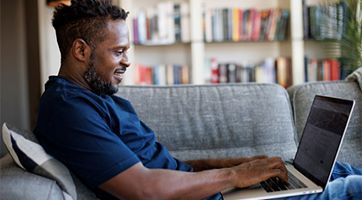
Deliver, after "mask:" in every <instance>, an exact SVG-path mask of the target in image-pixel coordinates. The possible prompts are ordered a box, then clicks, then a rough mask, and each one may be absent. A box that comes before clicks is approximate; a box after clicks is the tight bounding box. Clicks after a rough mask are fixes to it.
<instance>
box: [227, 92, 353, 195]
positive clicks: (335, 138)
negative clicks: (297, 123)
mask: <svg viewBox="0 0 362 200" xmlns="http://www.w3.org/2000/svg"><path fill="white" fill-rule="evenodd" d="M353 107H354V101H353V100H345V99H338V98H332V97H326V96H319V95H317V96H315V98H314V100H313V104H312V107H311V109H310V112H309V116H308V118H307V122H306V125H305V127H304V131H303V135H302V138H301V140H300V142H299V146H298V150H297V153H296V155H295V158H294V160H293V162H292V163H288V162H287V163H286V167H287V169H288V176H289V180H288V183H284V182H282V181H281V180H279V179H278V178H272V179H269V180H267V181H264V182H262V183H260V184H258V185H254V186H251V187H249V188H246V189H233V190H230V191H225V192H223V195H224V199H225V200H233V199H271V198H279V197H290V196H297V195H303V194H312V193H319V192H322V191H323V190H324V188H325V187H326V185H327V183H328V181H329V178H330V176H331V174H332V169H333V166H334V164H335V162H336V158H337V156H338V152H339V150H340V147H341V144H342V140H343V137H344V134H345V132H346V130H347V125H348V123H349V120H350V118H351V113H352V110H353ZM283 183H284V185H283Z"/></svg>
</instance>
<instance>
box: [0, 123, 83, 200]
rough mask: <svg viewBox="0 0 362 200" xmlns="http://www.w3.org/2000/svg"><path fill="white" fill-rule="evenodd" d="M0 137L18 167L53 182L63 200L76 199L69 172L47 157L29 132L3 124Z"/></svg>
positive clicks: (50, 157) (56, 161)
mask: <svg viewBox="0 0 362 200" xmlns="http://www.w3.org/2000/svg"><path fill="white" fill-rule="evenodd" d="M2 137H3V142H4V144H5V146H6V148H7V149H8V151H9V153H10V155H11V157H12V158H13V159H14V161H15V163H16V164H17V165H18V166H19V167H21V168H23V169H24V170H27V171H29V172H32V173H34V174H38V175H40V176H44V177H47V178H50V179H52V180H55V181H56V182H57V184H58V185H59V187H60V188H61V189H62V190H63V196H64V199H66V200H76V199H77V192H76V187H75V185H74V182H73V178H72V176H71V174H70V172H69V170H68V169H67V168H66V167H65V166H64V165H63V164H62V163H61V162H59V161H58V160H56V159H55V158H53V157H52V156H50V155H48V154H47V153H46V152H45V151H44V149H43V147H42V146H40V145H39V144H38V141H37V140H36V138H35V136H34V135H33V134H32V133H31V132H29V131H24V130H20V129H16V128H14V127H11V126H9V125H8V124H6V123H4V124H3V127H2Z"/></svg>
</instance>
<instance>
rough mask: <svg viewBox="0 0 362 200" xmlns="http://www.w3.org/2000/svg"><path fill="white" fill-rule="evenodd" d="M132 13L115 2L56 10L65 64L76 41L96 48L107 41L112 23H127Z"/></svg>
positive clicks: (95, 0)
mask: <svg viewBox="0 0 362 200" xmlns="http://www.w3.org/2000/svg"><path fill="white" fill-rule="evenodd" d="M127 16H128V12H126V11H125V10H124V9H122V8H119V7H118V6H115V5H112V2H111V0H72V1H71V5H70V6H67V5H64V4H63V5H61V6H58V7H57V8H55V11H54V16H53V21H52V23H53V27H54V29H55V32H56V36H57V41H58V46H59V50H60V54H61V62H63V61H64V59H65V58H66V56H67V54H68V52H69V50H70V48H71V46H72V43H73V41H74V40H75V39H77V38H81V39H83V40H85V41H86V42H87V43H88V44H89V45H90V46H91V47H92V48H95V47H96V45H97V42H100V41H102V40H103V38H104V31H103V29H104V28H105V26H106V23H107V21H108V20H126V18H127Z"/></svg>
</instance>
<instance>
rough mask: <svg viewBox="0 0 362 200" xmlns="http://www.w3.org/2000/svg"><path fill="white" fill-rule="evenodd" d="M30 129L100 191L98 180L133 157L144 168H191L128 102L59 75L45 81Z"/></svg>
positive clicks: (118, 170)
mask: <svg viewBox="0 0 362 200" xmlns="http://www.w3.org/2000/svg"><path fill="white" fill-rule="evenodd" d="M34 133H35V135H36V136H37V138H38V140H39V142H40V143H41V144H42V146H43V147H44V149H45V150H46V151H47V152H48V153H49V154H51V155H53V156H54V157H55V158H57V159H58V160H60V161H62V162H63V163H64V164H65V165H66V166H67V167H68V168H69V169H70V170H71V171H72V172H74V173H75V174H76V175H77V176H78V177H79V178H80V179H81V180H82V181H83V182H84V183H85V184H86V185H87V186H89V187H90V188H91V189H93V190H94V191H95V192H96V193H97V194H98V195H100V196H103V195H104V194H101V193H99V192H100V191H99V190H98V189H97V188H98V186H99V185H100V184H102V183H104V182H105V181H107V180H109V179H110V178H112V177H114V176H115V175H117V174H119V173H121V172H122V171H124V170H126V169H128V168H129V167H131V166H133V165H135V164H136V163H138V162H142V163H143V165H144V166H146V167H147V168H160V169H172V170H180V171H191V170H192V168H191V166H189V165H188V164H186V163H184V162H181V161H179V160H177V159H175V158H173V157H172V156H171V155H170V154H169V152H168V150H167V149H166V148H165V147H164V146H163V145H161V144H160V143H158V142H157V141H156V138H155V134H154V133H153V131H152V130H151V129H150V128H148V127H147V126H146V125H145V124H144V123H143V122H142V121H140V120H139V118H138V116H137V114H136V113H135V111H134V109H133V107H132V105H131V104H130V102H129V101H127V100H125V99H123V98H120V97H117V96H114V95H111V96H109V95H97V94H95V93H93V92H91V91H90V90H87V89H84V88H82V87H80V86H78V85H77V84H74V83H72V82H71V81H68V80H66V79H64V78H62V77H59V76H51V77H49V81H48V82H47V83H46V85H45V92H44V94H43V95H42V97H41V100H40V107H39V116H38V122H37V125H36V128H35V129H34ZM107 198H108V197H107Z"/></svg>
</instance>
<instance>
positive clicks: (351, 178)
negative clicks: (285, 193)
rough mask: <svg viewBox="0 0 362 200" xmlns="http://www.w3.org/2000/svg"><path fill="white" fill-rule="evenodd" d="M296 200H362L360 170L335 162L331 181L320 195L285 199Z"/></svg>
mask: <svg viewBox="0 0 362 200" xmlns="http://www.w3.org/2000/svg"><path fill="white" fill-rule="evenodd" d="M285 199H288V200H293V199H298V200H303V199H336V200H337V199H358V200H360V199H362V169H358V168H355V167H352V166H351V165H349V164H347V163H341V162H337V163H336V165H335V166H334V169H333V174H332V177H331V181H330V182H329V183H328V185H327V187H326V188H325V190H324V191H323V192H322V193H318V194H311V195H303V196H295V197H289V198H285Z"/></svg>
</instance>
